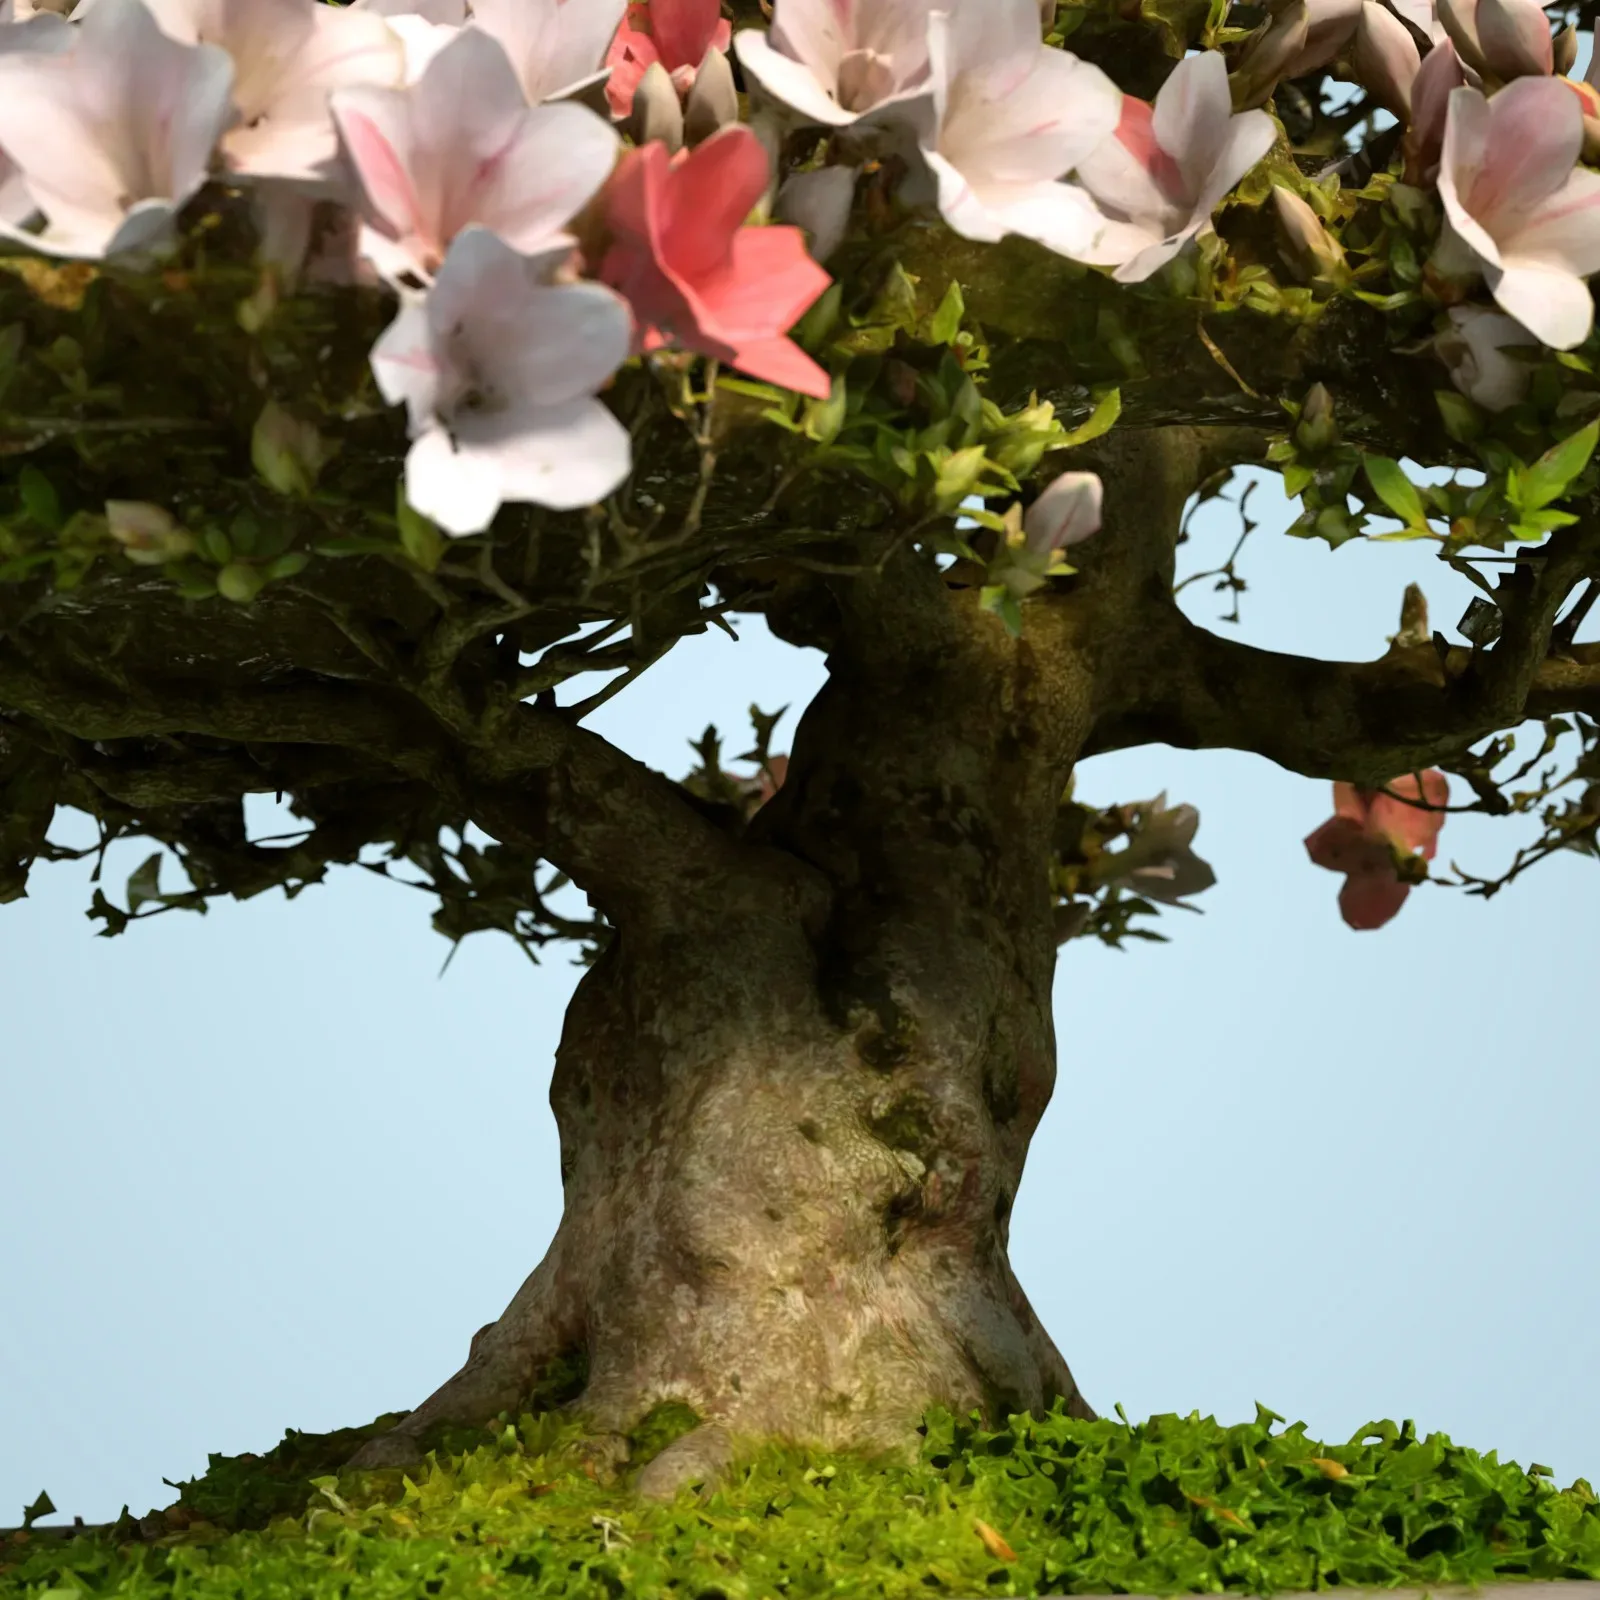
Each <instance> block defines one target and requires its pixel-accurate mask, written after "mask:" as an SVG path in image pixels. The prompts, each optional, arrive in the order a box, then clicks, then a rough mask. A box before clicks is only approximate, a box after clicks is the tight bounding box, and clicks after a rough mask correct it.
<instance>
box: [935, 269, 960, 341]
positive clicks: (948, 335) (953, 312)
mask: <svg viewBox="0 0 1600 1600" xmlns="http://www.w3.org/2000/svg"><path fill="white" fill-rule="evenodd" d="M966 309H967V303H966V301H965V299H963V298H962V294H961V285H960V284H959V283H957V282H956V281H955V280H954V279H953V278H952V279H951V280H950V287H949V288H948V289H946V290H945V292H944V299H942V300H941V301H940V302H939V309H938V310H937V311H935V312H934V314H933V316H932V318H931V319H930V320H929V322H928V342H929V343H930V344H950V343H952V342H953V341H954V339H955V336H956V335H957V334H958V333H960V332H961V318H962V316H963V315H964V314H965V312H966Z"/></svg>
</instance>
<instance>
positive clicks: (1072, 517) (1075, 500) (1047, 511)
mask: <svg viewBox="0 0 1600 1600" xmlns="http://www.w3.org/2000/svg"><path fill="white" fill-rule="evenodd" d="M1101 492H1102V491H1101V485H1100V479H1099V478H1098V477H1097V476H1096V475H1095V474H1094V473H1092V472H1063V473H1062V474H1061V476H1060V477H1059V478H1057V479H1055V480H1054V482H1052V483H1051V484H1050V486H1049V487H1048V488H1047V489H1046V490H1045V491H1044V493H1043V494H1042V495H1040V496H1039V498H1038V499H1037V500H1035V501H1034V502H1033V504H1032V505H1031V506H1029V507H1028V510H1027V512H1026V514H1025V515H1024V517H1023V519H1022V526H1023V529H1024V531H1025V532H1026V533H1027V536H1028V540H1027V542H1028V548H1029V549H1030V550H1033V551H1035V552H1038V553H1045V552H1048V551H1051V550H1065V549H1067V548H1068V547H1069V546H1070V545H1075V544H1081V543H1082V542H1083V540H1085V539H1087V538H1088V537H1089V536H1090V535H1091V534H1094V533H1097V532H1098V531H1099V529H1100V499H1101Z"/></svg>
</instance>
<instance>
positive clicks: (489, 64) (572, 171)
mask: <svg viewBox="0 0 1600 1600" xmlns="http://www.w3.org/2000/svg"><path fill="white" fill-rule="evenodd" d="M331 112H332V115H333V118H334V120H335V122H336V124H337V125H338V129H339V135H340V137H341V139H342V140H343V144H344V149H345V152H346V154H347V155H348V157H349V160H350V164H351V166H352V167H353V168H354V169H355V172H356V175H357V177H358V178H359V180H360V183H361V187H362V189H363V190H364V192H365V194H366V198H367V203H368V206H369V207H370V210H371V214H372V221H373V223H374V224H375V225H374V226H369V227H367V228H364V229H363V230H362V235H361V250H362V253H363V254H364V255H365V256H366V257H367V258H368V259H369V260H370V261H371V262H372V263H373V265H374V266H375V267H376V268H377V269H378V271H379V272H380V273H381V274H382V275H383V276H384V277H386V278H387V279H389V280H390V281H391V282H399V281H400V280H402V279H403V278H404V277H405V276H406V275H407V274H412V275H414V276H416V277H417V278H420V279H422V280H424V281H426V280H427V279H428V278H430V277H431V276H432V275H433V274H434V273H435V272H436V271H437V270H438V268H439V264H440V262H441V261H442V260H443V259H444V256H445V252H446V251H447V250H448V249H449V247H450V241H451V240H452V239H454V238H455V236H456V235H457V234H458V233H459V232H460V231H461V230H462V229H463V228H465V227H467V226H468V224H470V223H480V224H482V225H483V226H484V227H487V228H491V229H493V230H494V232H495V233H497V234H498V235H499V236H500V237H501V238H502V239H504V240H505V241H506V243H507V244H509V245H511V246H512V247H513V248H514V249H516V250H518V251H520V252H522V253H523V254H525V255H534V254H539V253H543V252H546V251H550V250H558V249H565V250H570V249H571V248H572V247H573V246H574V245H575V244H576V242H577V241H576V240H575V239H574V238H573V236H572V235H571V234H569V233H567V232H566V231H565V230H566V227H567V224H568V223H569V222H570V221H571V220H572V219H573V217H575V216H576V215H577V213H578V212H579V211H580V210H582V208H583V207H584V206H585V205H587V204H588V202H589V201H590V200H591V199H592V198H593V197H594V195H595V194H596V193H597V192H598V191H599V189H600V186H601V184H603V183H604V182H605V180H606V176H607V174H608V173H609V172H610V171H611V168H612V166H613V164H614V163H615V161H616V158H617V153H618V150H619V148H620V143H619V141H618V139H617V136H616V134H615V133H614V132H613V131H612V130H611V128H610V127H609V126H608V125H607V124H606V122H605V119H604V118H602V117H599V116H597V115H596V114H595V113H594V112H592V111H590V110H589V109H588V108H587V107H585V106H581V105H571V104H564V105H540V106H529V104H528V102H527V100H526V99H525V98H524V96H523V92H522V87H521V85H520V84H519V82H518V81H517V75H516V73H515V71H514V70H513V69H512V65H511V62H510V61H509V60H508V59H507V56H506V52H505V50H504V49H503V48H502V46H501V45H500V44H499V42H498V41H497V40H495V39H493V38H492V37H490V35H489V34H487V33H484V32H481V31H480V30H479V29H477V28H476V27H471V28H463V29H462V30H461V32H459V33H458V34H457V35H456V36H455V37H454V38H453V39H452V40H451V41H450V43H449V44H447V45H446V46H445V47H444V49H443V50H441V51H440V52H439V53H438V55H436V56H435V57H434V58H433V60H432V61H431V62H429V64H428V67H427V70H426V71H425V72H424V73H423V74H422V77H421V78H420V79H418V81H417V82H416V83H415V84H413V85H411V87H409V88H405V89H343V90H340V91H339V92H338V93H336V94H335V95H334V96H333V97H332V101H331Z"/></svg>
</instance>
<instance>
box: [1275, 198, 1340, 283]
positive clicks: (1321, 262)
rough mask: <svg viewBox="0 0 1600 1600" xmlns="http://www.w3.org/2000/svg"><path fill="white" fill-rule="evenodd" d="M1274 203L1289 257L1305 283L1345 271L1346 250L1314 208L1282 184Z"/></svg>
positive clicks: (1298, 275) (1297, 274) (1297, 273)
mask: <svg viewBox="0 0 1600 1600" xmlns="http://www.w3.org/2000/svg"><path fill="white" fill-rule="evenodd" d="M1272 203H1273V207H1274V209H1275V210H1276V211H1277V213H1278V224H1279V226H1280V227H1281V228H1282V229H1283V233H1284V238H1285V239H1286V240H1287V242H1288V250H1287V252H1286V255H1287V257H1288V260H1289V263H1290V265H1291V266H1292V267H1293V268H1294V271H1295V274H1296V276H1297V277H1299V278H1300V280H1301V281H1302V282H1304V283H1310V282H1312V281H1313V280H1315V279H1317V278H1329V277H1336V276H1337V275H1338V274H1340V273H1341V272H1342V271H1343V270H1344V247H1343V246H1342V245H1341V244H1340V243H1339V241H1338V240H1337V239H1335V238H1334V237H1333V235H1332V234H1331V233H1329V232H1328V230H1327V229H1326V228H1325V227H1324V226H1323V225H1322V218H1321V217H1319V216H1318V215H1317V214H1316V212H1315V211H1313V210H1312V209H1311V207H1310V206H1309V205H1308V204H1307V203H1306V202H1305V201H1304V200H1302V199H1301V198H1300V196H1299V195H1297V194H1296V193H1295V192H1294V191H1293V190H1292V189H1286V188H1284V187H1283V185H1282V184H1281V183H1275V184H1273V186H1272Z"/></svg>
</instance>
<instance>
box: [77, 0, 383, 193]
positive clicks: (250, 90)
mask: <svg viewBox="0 0 1600 1600" xmlns="http://www.w3.org/2000/svg"><path fill="white" fill-rule="evenodd" d="M90 3H91V0H80V4H79V7H78V10H77V12H75V13H74V16H79V15H82V14H83V11H84V7H85V5H88V4H90ZM106 3H107V0H92V5H93V9H94V10H98V9H99V8H100V6H102V5H104V4H106ZM145 4H147V5H148V6H149V7H150V10H151V12H152V13H153V14H154V16H155V19H156V21H157V22H158V23H160V25H161V27H162V29H163V30H164V31H165V32H166V33H168V34H169V35H171V37H172V38H174V39H177V40H180V41H181V42H182V43H184V44H196V43H199V44H210V45H216V46H219V47H220V48H221V49H223V50H225V51H227V53H228V55H229V56H231V57H232V59H233V66H234V87H233V96H234V101H235V103H236V104H237V106H238V110H239V121H238V125H237V126H236V127H235V128H234V129H232V131H230V132H229V133H228V135H227V136H226V137H225V138H224V140H223V142H222V153H223V156H224V157H225V159H226V161H227V164H228V166H229V168H230V169H231V170H232V171H233V172H235V173H237V174H239V175H240V176H243V177H253V178H295V179H301V180H306V179H310V180H325V179H327V178H328V177H329V175H330V171H331V167H332V163H333V159H334V156H335V153H336V150H337V141H336V139H335V136H334V131H333V118H332V117H331V116H330V115H329V113H328V96H329V94H330V93H332V92H333V91H334V90H335V89H343V88H346V87H349V86H351V85H354V84H398V83H400V82H402V81H403V80H404V76H405V64H406V63H405V49H404V46H403V45H402V44H401V42H400V38H399V36H398V35H397V34H396V33H395V32H394V31H393V30H392V29H391V28H390V27H389V25H388V23H387V22H386V21H385V20H384V19H383V17H381V16H379V15H377V14H376V13H374V12H371V11H357V10H354V9H353V8H350V7H345V6H332V5H325V4H323V3H322V0H145ZM90 14H91V15H92V14H93V12H92V11H91V12H90Z"/></svg>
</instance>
